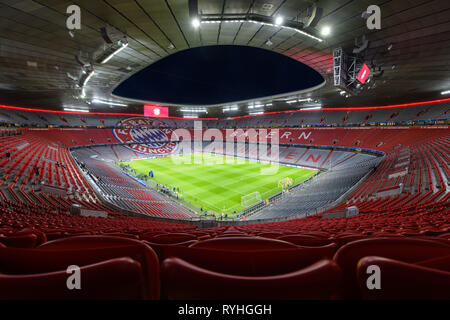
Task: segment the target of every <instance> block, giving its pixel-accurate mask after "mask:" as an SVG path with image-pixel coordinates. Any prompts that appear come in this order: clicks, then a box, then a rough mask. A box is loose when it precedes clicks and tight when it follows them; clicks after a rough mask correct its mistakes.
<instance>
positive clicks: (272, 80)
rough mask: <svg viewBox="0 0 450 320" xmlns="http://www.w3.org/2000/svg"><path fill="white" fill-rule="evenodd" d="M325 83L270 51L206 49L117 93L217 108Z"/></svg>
mask: <svg viewBox="0 0 450 320" xmlns="http://www.w3.org/2000/svg"><path fill="white" fill-rule="evenodd" d="M323 81H324V79H323V77H322V76H321V75H320V74H319V73H318V72H317V71H315V70H314V69H312V68H310V67H308V66H306V65H305V64H303V63H301V62H298V61H296V60H294V59H291V58H289V57H286V56H284V55H281V54H278V53H275V52H272V51H269V50H264V49H261V48H255V47H247V46H207V47H198V48H193V49H188V50H184V51H180V52H177V53H175V54H173V55H170V56H168V57H166V58H163V59H161V60H159V61H157V62H155V63H154V64H152V65H150V66H148V67H147V68H145V69H143V70H141V71H140V72H138V73H136V74H135V75H133V76H131V77H130V78H129V79H127V80H125V81H124V82H123V83H122V84H120V85H119V86H118V87H117V88H116V89H115V90H114V92H113V93H114V94H115V95H118V96H121V97H126V98H131V99H136V100H144V101H153V102H160V103H166V104H181V105H212V104H222V103H229V102H236V101H243V100H250V99H257V98H262V97H267V96H273V95H279V94H284V93H289V92H295V91H299V90H304V89H308V88H311V87H314V86H317V85H319V84H321V83H322V82H323Z"/></svg>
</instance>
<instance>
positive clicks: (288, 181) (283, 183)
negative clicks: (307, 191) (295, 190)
mask: <svg viewBox="0 0 450 320" xmlns="http://www.w3.org/2000/svg"><path fill="white" fill-rule="evenodd" d="M293 184H294V180H293V179H292V178H289V177H286V178H284V179H281V180H280V181H278V187H279V188H281V190H283V191H285V190H287V189H289V188H290V187H292V185H293Z"/></svg>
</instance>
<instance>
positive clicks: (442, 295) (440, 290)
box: [357, 256, 450, 300]
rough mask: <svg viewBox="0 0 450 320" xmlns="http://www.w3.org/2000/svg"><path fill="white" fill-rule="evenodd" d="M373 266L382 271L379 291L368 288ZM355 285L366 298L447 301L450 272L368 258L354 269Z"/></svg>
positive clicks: (449, 291)
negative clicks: (356, 281)
mask: <svg viewBox="0 0 450 320" xmlns="http://www.w3.org/2000/svg"><path fill="white" fill-rule="evenodd" d="M371 265H376V266H378V267H379V268H380V270H381V272H380V273H381V275H380V280H379V281H380V288H381V289H369V288H368V286H367V281H368V280H367V279H368V277H369V276H370V275H368V274H367V268H368V267H369V266H371ZM357 279H358V285H359V288H360V290H361V294H362V297H363V298H365V299H383V300H385V299H402V300H406V299H407V300H411V299H445V300H449V299H450V290H449V288H450V272H448V271H443V270H439V269H432V268H427V267H424V266H420V265H416V264H412V263H406V262H402V261H397V260H393V259H387V258H382V257H375V256H369V257H365V258H363V259H361V260H360V262H359V263H358V267H357Z"/></svg>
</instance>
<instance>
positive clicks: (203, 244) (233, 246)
mask: <svg viewBox="0 0 450 320" xmlns="http://www.w3.org/2000/svg"><path fill="white" fill-rule="evenodd" d="M190 247H195V248H208V249H222V250H227V249H228V250H239V251H251V250H271V249H282V248H284V249H286V248H296V247H297V246H296V245H295V244H292V243H289V242H286V241H281V240H276V239H268V238H257V237H223V238H214V239H208V240H203V241H199V242H196V243H194V244H192V245H190Z"/></svg>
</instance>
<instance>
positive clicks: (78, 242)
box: [37, 236, 159, 299]
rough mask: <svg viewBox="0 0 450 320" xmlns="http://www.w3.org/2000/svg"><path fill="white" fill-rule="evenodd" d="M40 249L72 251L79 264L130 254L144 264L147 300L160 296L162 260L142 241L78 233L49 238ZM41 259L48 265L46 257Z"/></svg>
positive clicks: (73, 257)
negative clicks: (60, 237) (75, 235)
mask: <svg viewBox="0 0 450 320" xmlns="http://www.w3.org/2000/svg"><path fill="white" fill-rule="evenodd" d="M37 249H39V250H41V251H48V252H50V254H52V253H53V254H55V252H61V251H63V252H70V253H71V254H72V260H71V261H75V262H77V263H79V264H82V263H83V262H84V263H86V261H92V260H93V259H94V260H98V259H108V258H111V257H120V256H127V257H131V258H133V259H135V260H136V261H138V262H139V263H141V265H142V270H143V271H144V277H143V278H144V279H145V288H146V297H147V298H148V299H158V298H159V260H158V257H157V255H156V253H155V251H154V250H153V249H152V248H151V247H149V246H148V245H146V244H145V243H143V242H141V241H138V240H134V239H128V238H124V237H111V236H77V237H70V238H64V239H58V240H54V241H50V242H47V243H44V244H43V245H41V246H39V247H38V248H37ZM55 255H56V254H55ZM56 258H58V255H56ZM60 258H61V257H60ZM41 262H42V263H44V265H48V264H47V262H45V260H44V261H41Z"/></svg>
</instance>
